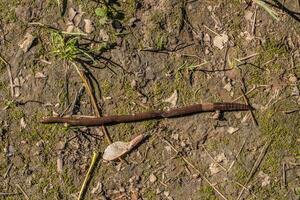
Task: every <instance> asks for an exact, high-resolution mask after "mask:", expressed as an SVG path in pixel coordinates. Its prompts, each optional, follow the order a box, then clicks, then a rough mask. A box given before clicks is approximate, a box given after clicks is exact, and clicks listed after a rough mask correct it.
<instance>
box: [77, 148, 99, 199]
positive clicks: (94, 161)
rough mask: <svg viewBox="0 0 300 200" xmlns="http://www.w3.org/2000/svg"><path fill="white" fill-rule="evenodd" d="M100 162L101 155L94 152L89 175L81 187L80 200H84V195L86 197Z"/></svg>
mask: <svg viewBox="0 0 300 200" xmlns="http://www.w3.org/2000/svg"><path fill="white" fill-rule="evenodd" d="M98 160H99V153H96V152H94V154H93V158H92V162H91V165H90V167H89V170H88V172H87V174H86V176H85V178H84V181H83V184H82V186H81V189H80V193H79V196H78V200H82V199H84V195H85V193H86V191H87V188H88V187H87V186H88V185H89V183H90V182H91V179H92V175H93V173H94V171H95V168H96V166H97V163H98Z"/></svg>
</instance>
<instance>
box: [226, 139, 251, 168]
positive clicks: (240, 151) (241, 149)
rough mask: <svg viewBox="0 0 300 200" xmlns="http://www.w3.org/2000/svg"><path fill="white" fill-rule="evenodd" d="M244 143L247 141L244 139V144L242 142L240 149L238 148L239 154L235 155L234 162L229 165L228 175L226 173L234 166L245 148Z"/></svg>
mask: <svg viewBox="0 0 300 200" xmlns="http://www.w3.org/2000/svg"><path fill="white" fill-rule="evenodd" d="M246 141H247V140H246V139H245V140H244V142H243V144H242V146H241V148H240V150H239V152H238V153H237V155H236V156H234V157H235V159H234V161H233V162H232V163H231V165H230V166H229V168H228V170H227V173H228V172H229V171H230V169H231V168H232V167H233V166H234V164H235V162H236V161H237V159H238V157H239V155H240V154H241V153H242V151H243V149H244V146H245V144H246Z"/></svg>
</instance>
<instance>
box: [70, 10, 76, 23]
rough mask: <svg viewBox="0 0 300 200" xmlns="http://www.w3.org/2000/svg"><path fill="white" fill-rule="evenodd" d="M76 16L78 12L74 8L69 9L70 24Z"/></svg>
mask: <svg viewBox="0 0 300 200" xmlns="http://www.w3.org/2000/svg"><path fill="white" fill-rule="evenodd" d="M76 14H77V12H76V10H75V9H74V8H69V10H68V19H69V21H70V22H71V21H73V19H74V17H75V16H76Z"/></svg>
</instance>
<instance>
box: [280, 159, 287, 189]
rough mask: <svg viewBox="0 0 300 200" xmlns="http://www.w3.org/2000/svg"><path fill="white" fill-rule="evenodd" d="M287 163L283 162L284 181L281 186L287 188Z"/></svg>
mask: <svg viewBox="0 0 300 200" xmlns="http://www.w3.org/2000/svg"><path fill="white" fill-rule="evenodd" d="M286 185H287V183H286V164H285V163H282V183H281V188H286Z"/></svg>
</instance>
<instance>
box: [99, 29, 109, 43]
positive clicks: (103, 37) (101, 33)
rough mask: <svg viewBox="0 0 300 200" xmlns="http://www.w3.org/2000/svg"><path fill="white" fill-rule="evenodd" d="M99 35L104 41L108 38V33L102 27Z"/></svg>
mask: <svg viewBox="0 0 300 200" xmlns="http://www.w3.org/2000/svg"><path fill="white" fill-rule="evenodd" d="M99 36H100V38H101V39H102V40H103V41H104V42H107V41H108V40H109V35H108V33H107V32H106V31H105V30H104V29H100V32H99Z"/></svg>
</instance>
